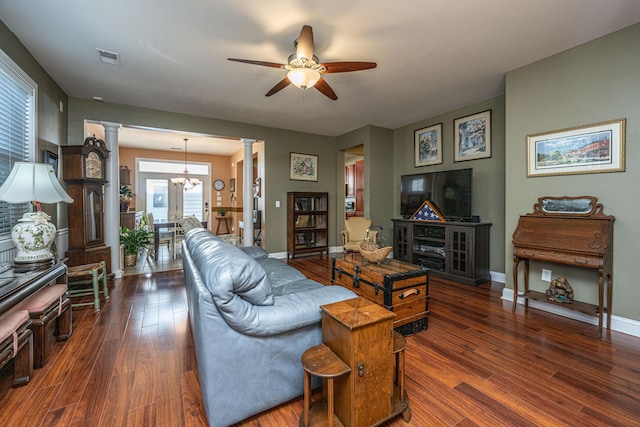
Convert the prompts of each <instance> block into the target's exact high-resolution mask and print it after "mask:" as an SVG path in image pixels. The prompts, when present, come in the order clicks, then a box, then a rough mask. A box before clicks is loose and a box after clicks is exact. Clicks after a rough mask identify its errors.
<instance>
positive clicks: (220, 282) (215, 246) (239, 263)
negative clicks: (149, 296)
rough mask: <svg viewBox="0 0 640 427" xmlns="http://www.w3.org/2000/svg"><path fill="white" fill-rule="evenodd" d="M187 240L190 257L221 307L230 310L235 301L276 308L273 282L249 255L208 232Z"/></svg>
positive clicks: (193, 231) (194, 235)
mask: <svg viewBox="0 0 640 427" xmlns="http://www.w3.org/2000/svg"><path fill="white" fill-rule="evenodd" d="M186 240H187V245H188V247H189V252H190V253H191V257H192V258H193V261H194V263H195V264H196V266H197V267H198V270H200V273H201V275H202V277H203V279H204V282H205V283H206V286H207V288H208V289H209V291H210V292H211V294H212V295H213V298H214V300H215V301H216V304H217V305H218V306H219V307H224V306H227V307H230V305H232V304H233V303H234V298H236V297H240V298H242V299H243V300H245V301H247V302H249V303H251V304H255V305H271V304H273V292H272V289H271V281H270V280H269V277H268V275H267V273H266V271H265V270H264V268H262V266H260V264H258V263H257V262H256V261H255V260H254V259H253V258H251V257H250V256H249V255H247V254H245V253H244V252H243V251H241V250H240V249H238V248H236V247H235V246H231V245H229V244H228V243H225V242H224V241H222V240H221V239H220V238H219V237H217V236H216V235H214V234H213V233H211V232H210V231H208V230H206V229H199V230H192V231H191V232H190V233H189V234H188V235H187V236H186Z"/></svg>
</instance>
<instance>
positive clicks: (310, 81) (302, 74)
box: [287, 67, 320, 89]
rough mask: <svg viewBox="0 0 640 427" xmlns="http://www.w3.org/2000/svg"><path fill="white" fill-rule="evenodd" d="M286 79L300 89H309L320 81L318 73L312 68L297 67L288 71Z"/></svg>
mask: <svg viewBox="0 0 640 427" xmlns="http://www.w3.org/2000/svg"><path fill="white" fill-rule="evenodd" d="M287 77H288V78H289V81H291V83H293V84H294V85H296V86H297V87H299V88H300V89H309V88H312V87H313V86H314V85H315V84H316V83H317V82H318V80H320V73H319V72H318V71H316V70H314V69H312V68H307V67H299V68H294V69H293V70H291V71H289V72H288V73H287Z"/></svg>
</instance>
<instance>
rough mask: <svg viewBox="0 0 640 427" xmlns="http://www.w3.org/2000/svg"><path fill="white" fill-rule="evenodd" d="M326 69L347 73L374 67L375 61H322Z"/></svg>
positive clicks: (332, 71) (375, 65) (329, 71)
mask: <svg viewBox="0 0 640 427" xmlns="http://www.w3.org/2000/svg"><path fill="white" fill-rule="evenodd" d="M322 65H324V66H325V67H326V69H327V71H325V73H347V72H349V71H360V70H369V69H371V68H376V67H377V66H378V64H376V63H375V62H323V63H322Z"/></svg>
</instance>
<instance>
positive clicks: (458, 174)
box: [400, 168, 473, 221]
mask: <svg viewBox="0 0 640 427" xmlns="http://www.w3.org/2000/svg"><path fill="white" fill-rule="evenodd" d="M472 176H473V169H471V168H469V169H457V170H450V171H440V172H425V173H418V174H413V175H402V176H401V177H400V214H401V215H402V217H403V218H409V217H411V215H413V214H414V213H415V211H416V210H418V208H420V206H421V205H422V203H423V202H424V201H425V200H429V201H431V203H432V204H433V205H434V206H435V207H436V208H437V209H438V211H439V212H440V213H441V214H442V215H444V217H445V218H446V219H447V220H449V221H464V220H469V219H471V194H472V193H471V181H472Z"/></svg>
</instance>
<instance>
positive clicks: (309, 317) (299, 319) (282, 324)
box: [218, 286, 356, 336]
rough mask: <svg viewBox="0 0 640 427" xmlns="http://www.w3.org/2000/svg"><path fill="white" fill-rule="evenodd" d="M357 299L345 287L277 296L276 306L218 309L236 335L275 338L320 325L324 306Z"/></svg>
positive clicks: (274, 302) (241, 305)
mask: <svg viewBox="0 0 640 427" xmlns="http://www.w3.org/2000/svg"><path fill="white" fill-rule="evenodd" d="M355 297H356V294H354V293H353V292H352V291H350V290H349V289H347V288H343V287H342V286H323V287H321V288H315V289H311V290H308V291H305V292H296V293H293V294H287V295H282V296H276V297H274V300H273V305H268V306H264V305H261V306H258V305H253V304H249V303H246V301H243V302H244V303H241V304H237V302H236V303H233V304H225V305H224V306H220V305H218V309H219V310H220V312H221V314H222V317H223V318H224V320H225V321H226V322H227V324H228V325H229V326H230V327H231V328H233V329H235V330H236V331H238V332H240V333H243V334H246V335H253V336H271V335H277V334H282V333H285V332H288V331H292V330H296V329H299V328H303V327H305V326H308V325H312V324H314V323H318V322H320V320H321V310H320V306H321V305H324V304H330V303H332V302H337V301H342V300H345V299H350V298H355ZM232 308H233V309H232Z"/></svg>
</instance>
